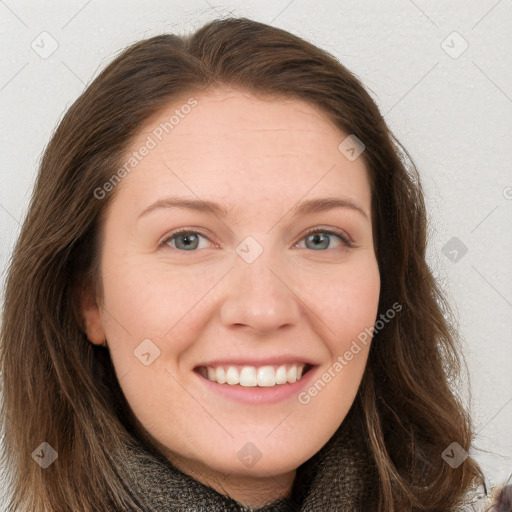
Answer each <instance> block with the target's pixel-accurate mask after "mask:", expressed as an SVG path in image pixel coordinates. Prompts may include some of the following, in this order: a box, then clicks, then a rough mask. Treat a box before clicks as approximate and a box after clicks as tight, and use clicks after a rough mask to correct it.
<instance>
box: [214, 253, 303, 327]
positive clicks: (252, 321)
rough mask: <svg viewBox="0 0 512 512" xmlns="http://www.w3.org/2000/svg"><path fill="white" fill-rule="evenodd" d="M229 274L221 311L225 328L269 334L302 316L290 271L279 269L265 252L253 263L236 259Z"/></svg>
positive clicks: (295, 321) (297, 291)
mask: <svg viewBox="0 0 512 512" xmlns="http://www.w3.org/2000/svg"><path fill="white" fill-rule="evenodd" d="M234 267H235V268H234V269H233V270H232V271H231V272H230V273H229V277H228V282H226V283H224V285H225V288H224V290H225V295H224V299H223V302H222V305H221V309H220V317H221V322H222V324H223V325H224V326H225V327H226V328H233V327H234V326H236V328H237V329H242V328H244V327H245V329H247V330H252V331H254V332H257V333H259V334H269V333H271V332H273V331H275V330H277V329H279V328H285V326H288V328H289V327H290V326H293V325H296V324H297V322H298V320H299V318H300V315H301V309H302V308H301V300H300V298H299V296H298V295H300V291H299V290H296V288H297V286H294V280H293V277H292V273H291V272H290V271H289V270H290V269H284V268H283V266H278V265H277V263H276V261H275V260H273V259H272V258H271V257H270V256H269V255H268V254H267V252H266V251H263V253H262V254H261V255H260V256H259V257H258V258H257V259H256V260H255V261H253V262H252V263H247V262H246V261H244V260H243V259H242V258H240V257H238V256H237V257H236V259H235V263H234Z"/></svg>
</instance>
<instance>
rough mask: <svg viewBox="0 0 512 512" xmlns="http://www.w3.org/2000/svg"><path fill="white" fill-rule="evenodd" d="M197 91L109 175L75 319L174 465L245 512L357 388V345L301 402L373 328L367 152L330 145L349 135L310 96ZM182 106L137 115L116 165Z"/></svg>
mask: <svg viewBox="0 0 512 512" xmlns="http://www.w3.org/2000/svg"><path fill="white" fill-rule="evenodd" d="M194 97H195V99H196V100H197V104H196V105H195V106H194V108H193V109H189V110H187V112H188V113H187V114H186V115H183V116H180V119H179V123H176V124H175V125H174V126H173V128H172V130H169V133H168V134H166V135H165V136H162V137H161V140H160V141H157V144H156V145H155V147H152V148H151V150H150V151H148V152H147V154H146V155H145V156H144V158H143V159H141V161H140V162H138V164H137V166H136V167H135V168H134V169H133V170H132V171H131V172H130V173H129V174H128V175H127V176H126V177H124V178H123V180H122V181H121V182H120V183H119V184H118V185H117V187H118V188H117V189H116V197H115V199H114V201H113V203H112V205H111V206H112V207H111V209H110V210H109V212H108V215H107V218H106V222H105V225H104V227H103V228H104V229H103V232H102V242H103V246H102V254H101V274H102V282H103V289H104V295H103V297H95V298H93V297H92V296H91V297H90V298H89V299H87V300H84V301H83V314H84V317H85V319H86V322H87V325H88V327H87V335H88V338H89V339H90V341H91V342H92V343H95V344H102V343H103V341H104V340H105V339H106V340H107V341H108V347H109V350H110V353H111V357H112V361H113V364H114V367H115V369H116V374H117V377H118V379H119V381H120V385H121V388H122V390H123V393H124V394H125V396H126V399H127V401H128V403H129V405H130V407H131V409H132V410H133V412H134V414H135V416H136V417H137V419H138V421H139V422H140V424H141V426H142V427H143V428H144V430H145V431H147V432H148V434H149V435H150V436H151V437H152V438H153V439H154V440H155V442H157V443H158V444H159V446H160V447H161V449H162V450H163V452H164V453H165V454H166V456H167V457H168V458H169V460H171V461H172V462H173V463H174V464H175V465H176V466H177V467H178V468H180V469H181V470H182V471H183V472H185V473H187V474H190V475H192V476H193V477H194V478H196V479H198V480H199V481H201V482H203V483H205V484H206V485H209V486H211V487H213V488H214V489H216V490H218V491H219V492H221V493H222V494H229V495H230V496H231V497H232V498H233V499H235V500H237V501H239V502H240V503H242V504H244V505H246V506H252V507H256V506H261V505H263V504H265V503H268V502H269V501H270V500H275V499H278V498H280V497H282V496H284V495H287V494H289V492H290V490H291V486H292V484H293V479H294V477H295V472H296V469H297V467H298V466H299V465H300V464H302V463H303V462H304V461H306V460H307V459H309V458H310V457H311V456H313V455H314V454H315V453H316V452H317V451H318V450H319V449H320V448H321V447H322V446H323V445H324V444H325V443H326V442H327V441H328V440H329V438H330V437H331V436H332V435H333V433H334V432H335V431H336V430H337V428H338V427H339V425H340V424H341V423H342V421H343V419H344V418H345V416H346V414H347V412H348V410H349V408H350V406H351V404H352V402H353V400H354V398H355V395H356V392H357V389H358V387H359V384H360V382H361V378H362V375H363V372H364V368H365V365H366V361H367V355H368V348H369V344H368V346H367V347H364V348H363V350H361V351H360V352H359V353H358V354H357V355H355V356H354V357H353V359H352V360H351V361H350V362H349V363H348V364H347V365H346V367H345V368H343V371H341V372H338V373H337V374H336V376H335V377H334V378H333V379H332V380H331V381H330V382H329V383H328V384H327V385H325V387H324V388H323V389H322V390H321V391H320V392H318V393H317V394H316V396H314V397H313V398H311V400H310V401H309V402H308V403H307V404H304V403H300V402H299V400H298V399H297V396H298V394H299V393H300V392H301V391H304V390H307V389H308V388H309V387H311V386H312V385H313V384H314V383H315V381H317V380H318V379H319V378H320V377H321V375H322V374H323V373H325V372H326V371H327V370H328V369H329V368H330V367H332V365H333V363H334V362H335V361H336V359H337V357H338V356H339V355H342V354H344V353H345V352H346V351H347V350H348V349H349V348H350V346H351V343H352V342H353V340H355V339H356V338H357V336H358V334H360V333H361V332H362V331H363V330H364V329H365V328H368V327H371V326H373V324H374V322H375V320H376V315H377V305H378V299H379V291H380V277H379V269H378V265H377V260H376V256H375V251H374V246H373V239H372V223H371V193H370V185H369V181H368V176H367V171H366V168H365V164H364V162H363V159H362V158H356V159H355V160H352V161H351V160H349V159H347V158H346V157H345V156H344V154H343V153H342V152H340V151H339V149H338V146H339V145H340V143H341V142H342V141H343V140H344V139H345V138H346V137H347V135H348V134H346V133H343V132H341V131H340V130H339V129H338V128H337V127H336V126H335V125H334V124H333V123H332V122H331V121H329V120H328V118H327V116H326V115H325V114H324V113H321V112H319V111H318V109H316V108H313V107H312V106H311V105H309V104H308V103H306V102H303V101H300V100H295V99H290V98H285V99H268V98H267V99H262V98H259V97H256V96H254V95H252V94H249V93H247V92H242V91H239V90H236V89H231V88H227V87H226V88H218V89H215V90H211V91H209V92H207V93H204V92H203V93H201V94H197V95H195V96H194ZM186 102H187V99H186V98H185V99H184V100H183V101H182V102H177V103H176V104H174V103H173V104H172V105H169V107H168V109H165V110H164V111H161V112H159V113H158V115H157V116H154V117H153V118H152V119H150V120H149V121H148V122H147V123H146V125H145V126H144V127H143V129H142V130H141V131H140V133H139V134H138V135H137V136H136V137H135V139H134V140H133V141H132V144H131V147H130V149H129V151H128V152H127V155H128V156H127V157H128V158H129V154H130V153H132V152H133V151H137V150H138V148H140V147H141V146H143V145H144V144H145V143H146V142H147V140H148V135H151V134H152V133H153V130H154V129H155V128H156V127H158V126H161V124H162V123H165V122H166V121H168V120H169V118H170V116H172V115H173V112H175V110H176V108H178V107H179V105H181V104H185V103H186ZM321 199H335V200H336V201H337V202H336V203H333V202H331V203H330V204H326V202H325V201H324V202H323V203H322V202H317V203H311V201H315V200H321ZM206 202H211V204H210V203H208V205H209V208H206V207H205V206H204V205H205V203H206ZM308 202H309V207H308V206H307V205H306V203H308ZM213 203H215V205H217V206H215V205H214V204H213ZM305 205H306V206H305ZM315 205H316V206H315ZM178 231H179V233H178ZM148 354H149V355H148ZM305 364H306V366H304V365H305ZM221 367H222V369H221V370H219V368H221ZM230 367H232V369H230ZM283 367H284V369H283ZM294 367H295V370H294V369H293V368H294ZM262 368H263V369H262ZM223 372H224V373H223ZM294 372H295V376H294ZM297 372H298V374H297ZM300 372H302V376H300ZM228 374H229V378H228ZM242 374H243V378H242ZM260 376H261V379H260ZM299 376H300V379H299V380H297V378H298V377H299ZM237 378H238V379H240V378H242V380H243V384H244V385H240V384H239V383H238V384H236V381H237ZM224 379H227V380H228V381H229V382H230V383H229V382H224V383H219V382H222V381H223V380H224ZM276 379H277V381H278V382H279V383H277V384H274V385H272V382H273V381H274V382H275V381H276ZM215 381H217V382H215ZM258 382H259V384H258Z"/></svg>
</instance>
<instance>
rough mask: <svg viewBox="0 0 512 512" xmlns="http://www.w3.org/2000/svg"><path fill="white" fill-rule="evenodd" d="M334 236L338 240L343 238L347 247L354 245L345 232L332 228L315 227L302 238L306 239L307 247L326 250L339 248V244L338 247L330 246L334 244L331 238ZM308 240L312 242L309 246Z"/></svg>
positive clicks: (343, 243)
mask: <svg viewBox="0 0 512 512" xmlns="http://www.w3.org/2000/svg"><path fill="white" fill-rule="evenodd" d="M333 236H334V237H336V238H337V239H338V240H341V244H342V245H344V246H345V247H353V244H352V242H350V240H349V239H348V238H347V237H346V236H345V235H344V234H343V233H341V232H338V231H333V230H331V229H318V228H315V229H314V230H312V231H309V232H308V234H307V235H306V236H305V237H304V238H303V239H302V240H305V241H306V249H312V250H314V251H318V250H325V249H328V248H331V249H336V248H339V245H338V246H337V247H330V245H332V244H331V240H332V237H333ZM308 242H310V244H309V246H308ZM338 244H339V242H338ZM297 245H298V244H297ZM315 245H316V247H315Z"/></svg>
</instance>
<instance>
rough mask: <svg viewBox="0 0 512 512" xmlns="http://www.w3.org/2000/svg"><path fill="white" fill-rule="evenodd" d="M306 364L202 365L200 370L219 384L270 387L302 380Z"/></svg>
mask: <svg viewBox="0 0 512 512" xmlns="http://www.w3.org/2000/svg"><path fill="white" fill-rule="evenodd" d="M305 366H306V365H305V364H303V363H291V364H286V365H285V364H282V365H276V366H271V365H267V366H234V365H229V366H216V367H212V366H206V367H204V366H202V367H200V368H199V371H200V372H201V374H202V375H203V377H206V378H207V379H208V380H211V381H213V382H217V383H218V384H230V385H232V386H234V385H236V384H240V386H245V387H254V386H262V387H269V386H275V385H276V384H286V383H287V382H290V383H292V382H295V381H297V380H300V379H301V377H302V372H303V370H304V367H305Z"/></svg>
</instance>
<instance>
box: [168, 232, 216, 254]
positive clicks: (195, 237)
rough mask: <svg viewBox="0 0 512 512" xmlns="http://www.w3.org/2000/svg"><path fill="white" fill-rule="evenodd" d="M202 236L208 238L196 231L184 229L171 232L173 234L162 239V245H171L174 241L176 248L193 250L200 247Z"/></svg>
mask: <svg viewBox="0 0 512 512" xmlns="http://www.w3.org/2000/svg"><path fill="white" fill-rule="evenodd" d="M200 238H204V239H205V240H207V238H206V237H205V236H203V235H201V234H199V233H196V232H195V231H186V230H182V231H177V232H174V233H171V235H169V236H168V237H167V238H166V239H165V240H163V241H162V245H164V244H166V245H171V242H172V241H174V247H175V248H176V249H180V250H184V251H193V250H194V249H198V246H199V241H200ZM171 247H172V245H171Z"/></svg>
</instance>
